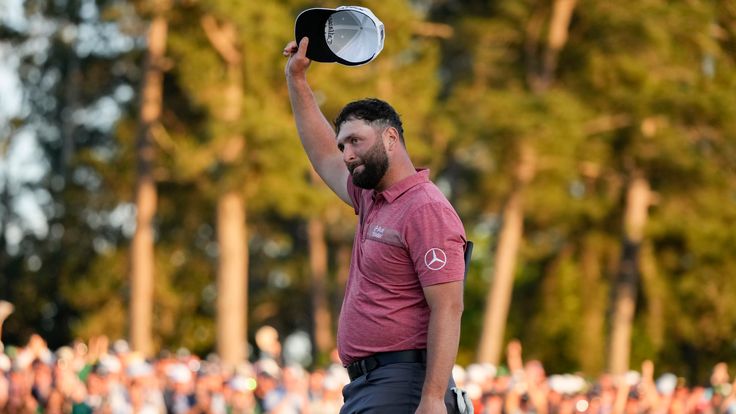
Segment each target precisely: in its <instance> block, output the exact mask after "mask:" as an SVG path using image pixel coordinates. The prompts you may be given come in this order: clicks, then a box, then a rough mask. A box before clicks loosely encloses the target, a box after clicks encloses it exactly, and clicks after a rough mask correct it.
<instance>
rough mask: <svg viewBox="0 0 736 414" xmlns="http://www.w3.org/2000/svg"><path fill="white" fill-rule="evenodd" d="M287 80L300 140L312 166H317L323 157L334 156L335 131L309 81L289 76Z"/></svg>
mask: <svg viewBox="0 0 736 414" xmlns="http://www.w3.org/2000/svg"><path fill="white" fill-rule="evenodd" d="M286 80H287V85H288V87H289V100H290V102H291V109H292V111H293V113H294V120H295V122H296V129H297V132H298V133H299V138H300V139H301V141H302V145H303V146H304V149H305V151H306V152H307V155H308V156H309V159H310V160H311V161H312V164H315V165H317V164H318V162H319V161H320V157H321V156H322V155H325V154H328V155H331V154H334V152H335V151H334V147H335V145H336V144H335V131H334V130H333V129H332V125H330V123H329V121H327V119H326V118H325V116H324V115H323V114H322V111H321V110H320V109H319V105H317V101H316V100H315V98H314V94H313V93H312V89H311V88H310V87H309V84H308V83H307V79H306V78H305V77H303V76H296V77H293V76H287V77H286ZM328 149H329V150H328Z"/></svg>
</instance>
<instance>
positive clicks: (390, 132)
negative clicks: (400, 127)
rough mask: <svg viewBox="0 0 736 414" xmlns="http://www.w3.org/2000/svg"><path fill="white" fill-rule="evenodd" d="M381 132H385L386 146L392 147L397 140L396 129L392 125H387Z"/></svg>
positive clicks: (397, 132) (397, 133)
mask: <svg viewBox="0 0 736 414" xmlns="http://www.w3.org/2000/svg"><path fill="white" fill-rule="evenodd" d="M383 133H384V134H387V138H388V148H389V149H392V148H393V147H394V145H396V144H397V143H398V142H399V131H397V130H396V128H394V127H388V128H386V129H385V130H384V132H383Z"/></svg>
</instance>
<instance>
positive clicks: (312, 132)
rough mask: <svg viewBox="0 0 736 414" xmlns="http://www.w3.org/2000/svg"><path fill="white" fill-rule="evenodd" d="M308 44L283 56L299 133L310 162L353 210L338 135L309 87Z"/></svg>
mask: <svg viewBox="0 0 736 414" xmlns="http://www.w3.org/2000/svg"><path fill="white" fill-rule="evenodd" d="M308 41H309V40H308V39H307V38H306V37H305V38H302V40H301V42H300V43H299V45H298V47H297V44H296V42H293V41H292V42H290V43H289V44H288V45H286V47H285V48H284V56H286V57H288V58H289V60H288V61H287V63H286V69H285V72H286V83H287V85H288V87H289V100H290V101H291V109H292V111H293V112H294V119H295V120H296V129H297V132H298V133H299V138H300V139H301V141H302V146H304V150H305V151H306V153H307V156H308V157H309V161H310V162H311V163H312V166H313V167H314V169H315V170H317V173H318V174H319V176H320V177H322V180H324V182H325V183H327V185H328V186H329V187H330V188H331V189H332V191H334V192H335V194H337V195H338V197H340V198H341V199H342V200H343V201H345V202H346V203H348V204H349V205H351V206H352V204H353V203H352V201H351V200H350V196H349V195H348V191H347V179H348V169H347V167H346V166H345V163H344V162H343V158H342V153H340V151H339V150H338V149H337V142H336V141H335V131H334V130H333V129H332V125H331V124H330V122H329V121H327V119H326V118H325V116H324V114H322V111H321V110H320V109H319V105H317V101H316V100H315V99H314V94H313V93H312V89H311V88H310V87H309V83H307V69H308V68H309V64H310V63H311V60H309V58H307V57H306V53H307V47H308Z"/></svg>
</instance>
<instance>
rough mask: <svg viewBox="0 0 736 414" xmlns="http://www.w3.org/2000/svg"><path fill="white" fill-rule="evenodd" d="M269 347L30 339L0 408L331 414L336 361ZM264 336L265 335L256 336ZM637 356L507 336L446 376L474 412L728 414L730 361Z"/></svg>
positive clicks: (8, 355)
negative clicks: (152, 353) (585, 373)
mask: <svg viewBox="0 0 736 414" xmlns="http://www.w3.org/2000/svg"><path fill="white" fill-rule="evenodd" d="M259 334H260V335H261V337H260V338H257V340H258V339H263V338H264V337H266V338H267V339H268V340H269V341H270V342H269V343H270V344H271V345H269V346H265V345H264V347H263V349H261V350H260V352H259V355H258V357H257V358H255V359H254V361H252V362H247V363H244V364H242V365H239V366H236V367H229V368H228V367H225V366H224V364H223V363H222V362H221V361H220V360H219V359H218V358H217V357H216V356H214V355H210V356H208V357H206V358H199V357H197V356H195V355H192V354H191V353H189V352H187V351H186V350H179V351H177V352H174V353H166V352H164V353H162V354H161V355H160V356H159V357H157V358H155V359H145V358H143V357H142V356H141V355H140V354H138V353H136V352H132V351H131V350H130V348H129V346H128V345H127V343H126V342H125V341H123V340H118V341H114V342H110V341H109V340H108V339H107V338H105V337H98V338H94V339H93V340H91V341H89V342H88V343H84V342H81V341H79V342H75V343H73V344H71V345H69V346H64V347H61V348H59V349H56V350H51V349H49V347H48V346H47V344H46V342H45V341H44V340H43V339H42V338H41V337H40V336H37V335H34V336H32V337H31V338H30V340H29V342H28V343H27V344H25V345H22V346H5V347H4V349H3V350H2V351H0V413H12V414H15V413H24V414H27V413H35V414H40V413H50V414H55V413H75V414H77V413H79V414H82V413H84V414H87V413H110V414H129V413H130V414H132V413H144V414H148V413H152V414H153V413H174V414H195V413H196V414H199V413H213V414H237V413H248V414H251V413H280V414H292V413H299V414H307V413H311V414H332V413H337V412H338V411H339V409H340V406H341V404H342V394H341V391H342V387H343V386H344V385H345V384H346V383H347V382H348V381H349V379H348V377H347V373H346V372H345V369H344V368H343V367H342V366H341V365H340V364H339V363H337V361H334V362H332V363H331V364H329V365H327V366H325V367H318V368H311V369H309V370H307V369H305V368H304V367H303V366H302V365H300V364H297V363H284V362H283V361H282V358H281V356H280V355H279V351H280V348H279V346H280V345H279V343H278V339H277V333H276V331H275V329H273V328H268V329H262V330H260V331H259ZM264 335H265V336H264ZM653 373H654V366H653V364H652V363H651V362H645V363H644V364H643V365H642V367H641V369H640V370H638V371H630V372H628V373H627V374H625V375H619V376H613V375H602V376H600V377H598V378H595V379H593V380H591V379H586V378H584V377H582V376H580V375H575V374H564V375H548V374H547V373H545V370H544V368H543V366H542V364H541V363H540V362H539V361H534V360H530V361H522V357H521V345H520V344H519V343H518V342H511V343H510V344H509V345H508V347H507V360H506V363H505V365H503V366H502V367H498V368H497V367H495V366H493V365H490V364H472V365H469V366H466V367H461V366H456V367H455V369H454V371H453V376H454V378H455V380H456V382H457V384H458V386H460V387H462V388H463V389H465V390H466V391H467V393H468V394H469V396H470V397H471V399H472V401H473V404H474V409H475V412H476V413H481V414H483V413H494V414H495V413H508V414H516V413H539V414H572V413H596V414H619V413H626V414H629V413H631V414H633V413H656V414H660V413H661V414H665V413H675V414H678V413H713V414H718V413H728V414H736V396H735V394H734V385H735V384H734V383H732V382H731V380H730V377H729V373H728V367H727V366H726V365H725V364H718V365H717V366H716V367H714V369H713V372H712V375H711V378H710V381H709V383H708V384H705V385H702V386H687V385H686V384H685V383H684V381H683V380H682V379H681V378H678V377H676V376H675V375H673V374H662V375H660V376H659V377H658V378H656V379H655V378H654V375H653Z"/></svg>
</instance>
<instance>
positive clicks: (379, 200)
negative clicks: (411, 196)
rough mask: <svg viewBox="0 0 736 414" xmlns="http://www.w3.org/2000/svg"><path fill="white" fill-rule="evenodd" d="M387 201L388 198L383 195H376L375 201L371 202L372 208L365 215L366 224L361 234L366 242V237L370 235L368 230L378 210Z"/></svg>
mask: <svg viewBox="0 0 736 414" xmlns="http://www.w3.org/2000/svg"><path fill="white" fill-rule="evenodd" d="M385 201H386V199H385V198H383V195H381V194H375V195H374V199H373V203H372V204H371V207H370V210H368V214H367V215H366V217H365V225H364V226H363V234H362V235H361V239H362V240H361V241H362V242H365V239H366V238H367V237H368V230H370V228H371V227H372V225H373V222H374V221H375V218H376V215H378V211H379V210H380V209H381V206H383V204H384V202H385Z"/></svg>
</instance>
